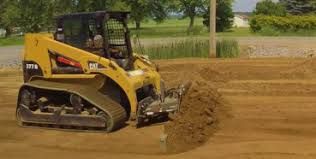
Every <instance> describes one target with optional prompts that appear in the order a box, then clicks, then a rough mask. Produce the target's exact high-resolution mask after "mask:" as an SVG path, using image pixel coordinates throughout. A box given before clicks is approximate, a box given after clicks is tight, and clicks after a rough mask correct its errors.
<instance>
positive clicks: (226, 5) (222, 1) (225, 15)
mask: <svg viewBox="0 0 316 159" xmlns="http://www.w3.org/2000/svg"><path fill="white" fill-rule="evenodd" d="M232 3H233V0H217V6H216V8H217V9H216V31H217V32H223V31H226V30H228V29H230V28H231V27H232V25H233V18H234V13H233V9H232ZM203 18H204V21H203V24H204V25H205V26H207V27H208V28H209V27H210V10H209V8H208V10H207V12H205V13H204V15H203Z"/></svg>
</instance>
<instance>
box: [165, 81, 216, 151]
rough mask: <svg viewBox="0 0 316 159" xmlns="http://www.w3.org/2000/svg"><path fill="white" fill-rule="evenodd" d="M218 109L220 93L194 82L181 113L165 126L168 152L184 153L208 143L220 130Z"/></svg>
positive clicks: (184, 99) (205, 84) (202, 83)
mask: <svg viewBox="0 0 316 159" xmlns="http://www.w3.org/2000/svg"><path fill="white" fill-rule="evenodd" d="M219 105H221V96H220V94H219V93H218V92H217V91H215V90H214V89H212V88H211V87H210V86H209V85H208V84H207V83H206V82H199V81H195V82H193V83H192V87H191V88H190V90H189V92H188V93H187V94H186V96H185V97H184V98H183V101H182V104H181V110H180V112H179V113H178V114H177V115H175V116H174V117H173V118H172V120H171V122H170V123H168V124H166V125H165V134H167V135H168V137H167V150H168V152H170V153H178V152H184V151H188V150H190V149H193V148H196V147H198V146H201V145H202V144H203V143H205V142H206V141H207V140H208V138H209V137H210V136H211V135H212V134H213V133H214V131H215V130H216V128H217V125H218V124H217V123H218V120H217V115H216V114H217V110H218V109H217V108H218V106H219Z"/></svg>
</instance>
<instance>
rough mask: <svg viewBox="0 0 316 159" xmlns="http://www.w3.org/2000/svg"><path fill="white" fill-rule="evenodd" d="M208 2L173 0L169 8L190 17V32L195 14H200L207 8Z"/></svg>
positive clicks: (206, 0)
mask: <svg viewBox="0 0 316 159" xmlns="http://www.w3.org/2000/svg"><path fill="white" fill-rule="evenodd" d="M208 3H209V0H173V1H172V3H171V8H172V9H174V10H175V11H176V12H178V13H183V17H189V18H190V23H189V27H188V32H191V31H192V29H193V27H194V22H195V18H196V16H199V15H202V14H203V13H204V12H205V11H206V10H207V5H208Z"/></svg>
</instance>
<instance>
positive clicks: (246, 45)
mask: <svg viewBox="0 0 316 159" xmlns="http://www.w3.org/2000/svg"><path fill="white" fill-rule="evenodd" d="M183 39H184V38H163V39H162V38H155V39H141V43H142V45H144V46H145V47H146V46H150V45H157V44H162V43H170V42H175V41H179V40H183ZM197 39H207V37H198V38H197ZM234 39H236V40H237V41H238V42H239V45H240V47H241V52H242V53H241V55H242V57H246V58H262V57H303V58H305V57H310V56H315V55H316V45H315V44H316V37H237V38H234ZM22 49H23V46H8V47H0V68H1V67H18V66H20V61H21V60H20V56H21V52H22Z"/></svg>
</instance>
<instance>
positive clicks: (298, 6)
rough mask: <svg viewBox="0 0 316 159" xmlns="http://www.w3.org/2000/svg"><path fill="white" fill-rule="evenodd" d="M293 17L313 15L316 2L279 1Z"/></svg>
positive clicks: (300, 0)
mask: <svg viewBox="0 0 316 159" xmlns="http://www.w3.org/2000/svg"><path fill="white" fill-rule="evenodd" d="M280 2H281V3H282V4H283V5H284V6H285V7H286V10H287V11H288V12H289V13H291V14H293V15H304V14H315V13H316V0H280Z"/></svg>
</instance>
